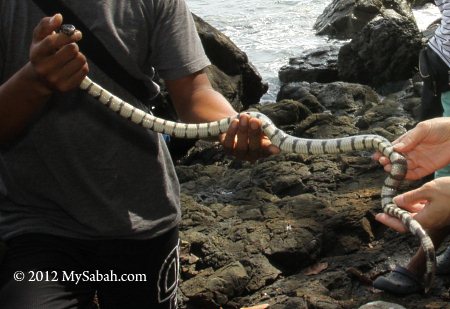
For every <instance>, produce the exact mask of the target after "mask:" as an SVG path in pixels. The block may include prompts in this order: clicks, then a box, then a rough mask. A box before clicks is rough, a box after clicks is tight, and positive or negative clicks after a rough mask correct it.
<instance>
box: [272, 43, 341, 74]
mask: <svg viewBox="0 0 450 309" xmlns="http://www.w3.org/2000/svg"><path fill="white" fill-rule="evenodd" d="M338 53H339V48H338V47H336V46H326V47H320V48H317V49H315V50H312V51H306V52H304V53H303V54H302V55H300V56H299V57H295V58H291V59H289V65H286V66H283V67H282V68H281V69H280V71H279V72H278V77H279V79H280V81H281V82H283V83H290V82H301V81H307V82H319V83H330V82H334V81H336V80H338V70H337V58H338Z"/></svg>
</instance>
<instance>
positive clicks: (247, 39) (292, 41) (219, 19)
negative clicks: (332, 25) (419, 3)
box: [187, 0, 439, 101]
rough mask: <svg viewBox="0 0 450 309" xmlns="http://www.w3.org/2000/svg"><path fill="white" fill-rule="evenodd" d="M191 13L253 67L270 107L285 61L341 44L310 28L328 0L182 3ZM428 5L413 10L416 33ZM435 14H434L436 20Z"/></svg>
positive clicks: (430, 10) (429, 11)
mask: <svg viewBox="0 0 450 309" xmlns="http://www.w3.org/2000/svg"><path fill="white" fill-rule="evenodd" d="M187 3H188V5H189V7H190V9H191V11H192V12H194V13H195V14H197V15H198V16H200V17H201V18H203V19H204V20H205V21H207V22H208V23H210V24H211V25H212V26H214V27H216V28H217V29H218V30H220V31H222V32H223V33H224V34H225V35H227V36H228V37H230V38H231V40H232V41H233V42H234V43H235V44H236V45H237V46H238V47H239V48H240V49H242V50H243V51H244V52H246V53H247V55H248V57H249V59H250V61H251V62H252V63H253V64H254V65H255V67H256V68H257V69H258V71H259V72H260V74H261V75H262V77H263V79H264V80H265V81H267V82H268V83H269V91H268V93H267V94H266V95H265V96H263V98H262V101H266V100H268V101H273V100H275V98H276V95H277V93H278V90H279V80H278V71H279V69H280V68H281V67H282V66H283V65H286V64H288V61H289V58H290V57H296V56H299V55H300V54H301V53H302V52H304V51H306V50H310V49H314V48H317V47H320V46H327V45H342V44H343V42H340V41H336V40H330V39H329V38H328V37H326V36H317V35H316V34H315V31H314V29H313V25H314V23H315V21H316V19H317V17H318V16H319V15H320V14H321V13H322V12H323V10H324V9H325V7H326V6H327V5H328V4H330V3H331V0H214V1H211V0H187ZM436 10H437V8H436V7H434V6H432V5H428V6H425V7H424V8H423V9H420V10H415V11H414V14H415V17H416V20H417V23H418V25H419V27H420V28H421V29H424V27H425V28H426V26H427V25H429V24H430V23H431V22H432V21H433V20H434V19H436V18H434V17H433V16H436ZM438 16H439V11H437V17H438Z"/></svg>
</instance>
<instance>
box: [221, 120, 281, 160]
mask: <svg viewBox="0 0 450 309" xmlns="http://www.w3.org/2000/svg"><path fill="white" fill-rule="evenodd" d="M261 125H262V123H261V120H259V119H257V118H251V117H250V116H249V115H246V114H242V115H240V117H239V119H235V120H233V121H232V122H231V124H230V126H229V128H228V130H227V132H226V134H225V136H221V137H220V138H219V139H220V142H221V143H222V145H223V146H224V148H225V150H226V151H227V153H229V154H231V155H234V156H235V157H236V158H238V159H241V160H247V161H250V162H254V161H256V160H257V159H258V158H261V157H265V156H268V155H271V154H277V153H279V152H280V150H279V149H278V147H276V146H274V145H272V143H271V142H270V140H269V139H268V138H267V137H266V136H264V134H263V131H262V129H261Z"/></svg>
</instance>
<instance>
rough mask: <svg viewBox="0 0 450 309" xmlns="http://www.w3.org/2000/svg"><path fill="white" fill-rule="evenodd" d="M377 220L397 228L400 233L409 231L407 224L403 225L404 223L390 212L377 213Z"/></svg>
mask: <svg viewBox="0 0 450 309" xmlns="http://www.w3.org/2000/svg"><path fill="white" fill-rule="evenodd" d="M375 220H377V221H379V222H381V223H383V224H384V225H386V226H388V227H390V228H392V229H394V230H396V231H397V232H400V233H405V232H407V231H408V229H407V228H406V226H404V225H403V223H402V222H401V221H400V220H399V219H397V218H394V217H391V216H389V215H388V214H385V213H381V214H377V215H376V216H375Z"/></svg>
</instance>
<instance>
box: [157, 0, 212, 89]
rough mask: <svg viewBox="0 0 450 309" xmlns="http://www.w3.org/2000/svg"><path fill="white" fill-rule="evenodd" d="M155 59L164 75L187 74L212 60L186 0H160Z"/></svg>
mask: <svg viewBox="0 0 450 309" xmlns="http://www.w3.org/2000/svg"><path fill="white" fill-rule="evenodd" d="M156 3H158V4H157V5H156V6H155V7H154V8H155V12H153V14H152V16H153V17H154V20H153V27H152V33H151V41H150V42H151V43H150V44H151V58H152V59H151V60H152V61H151V62H152V65H153V67H154V68H155V69H156V71H157V72H158V74H159V76H160V77H161V78H163V79H168V80H174V79H178V78H182V77H185V76H187V75H190V74H192V73H195V72H197V71H200V70H201V69H203V68H205V67H206V66H208V65H209V64H210V61H209V59H208V58H207V56H206V54H205V51H204V50H203V46H202V43H201V41H200V38H199V36H198V33H197V29H196V27H195V23H194V20H193V17H192V14H191V12H190V10H189V8H188V7H187V4H186V3H185V1H184V0H164V1H156Z"/></svg>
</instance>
